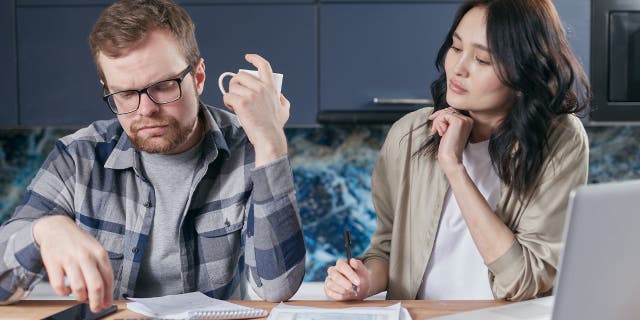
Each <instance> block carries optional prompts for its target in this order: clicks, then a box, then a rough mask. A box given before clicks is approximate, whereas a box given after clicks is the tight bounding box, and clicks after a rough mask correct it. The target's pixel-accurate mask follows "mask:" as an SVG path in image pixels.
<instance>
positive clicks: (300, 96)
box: [17, 0, 318, 126]
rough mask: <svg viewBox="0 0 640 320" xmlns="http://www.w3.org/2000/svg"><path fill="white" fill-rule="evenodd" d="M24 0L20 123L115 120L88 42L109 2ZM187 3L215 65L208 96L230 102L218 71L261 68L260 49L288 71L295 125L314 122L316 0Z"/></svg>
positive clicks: (203, 46) (205, 52)
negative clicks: (250, 57)
mask: <svg viewBox="0 0 640 320" xmlns="http://www.w3.org/2000/svg"><path fill="white" fill-rule="evenodd" d="M22 1H23V2H26V4H25V5H23V6H18V9H17V21H18V24H17V25H18V28H17V29H18V31H17V38H18V55H19V64H18V70H19V98H20V119H19V124H20V125H23V126H42V125H52V126H82V125H86V124H88V123H90V122H91V121H94V120H97V119H105V118H112V117H113V115H112V114H111V113H110V111H108V109H107V108H106V107H105V106H104V104H103V102H102V100H101V98H100V97H101V93H102V87H101V85H100V83H99V81H98V77H97V74H96V69H95V66H94V64H93V61H92V57H91V52H90V49H89V46H88V40H87V39H88V36H89V32H90V31H91V28H92V26H93V23H94V22H95V21H96V19H97V18H98V16H99V14H100V12H101V11H102V10H103V9H104V7H105V6H104V5H91V6H72V5H69V6H61V5H55V6H41V5H37V3H36V2H37V1H26V0H22ZM66 2H69V4H72V2H73V1H71V0H67V1H66ZM66 2H65V3H66ZM93 2H94V4H95V3H99V2H100V1H99V0H94V1H93ZM183 2H186V4H185V5H184V7H185V9H186V10H187V11H188V12H189V13H190V15H191V16H192V17H193V19H194V22H195V24H196V33H197V34H196V37H197V39H198V42H199V45H200V51H201V54H202V56H203V58H204V59H205V63H206V66H207V69H206V71H207V81H206V83H205V93H204V96H203V101H205V102H206V103H208V104H212V105H216V106H222V97H221V94H220V92H219V91H218V86H217V79H218V75H219V74H220V73H222V72H223V71H237V70H238V69H239V68H251V69H253V67H252V66H250V65H249V64H248V63H247V62H245V60H244V58H243V56H244V54H245V53H258V54H261V55H263V56H264V57H265V58H267V59H268V60H270V62H271V64H272V67H273V69H274V71H276V72H280V73H283V74H284V75H285V77H284V83H283V88H282V91H283V93H284V94H285V95H286V96H287V97H288V98H289V100H290V101H291V117H290V119H289V122H288V125H304V124H312V123H314V121H315V116H316V109H317V100H318V98H317V79H318V77H317V68H316V66H317V58H316V56H317V49H316V44H317V40H316V31H315V24H316V21H315V20H316V7H315V5H312V4H302V3H301V4H251V5H248V4H245V5H201V4H200V3H205V2H206V3H215V2H216V1H211V0H210V1H204V0H202V1H183ZM34 21H38V23H33V22H34Z"/></svg>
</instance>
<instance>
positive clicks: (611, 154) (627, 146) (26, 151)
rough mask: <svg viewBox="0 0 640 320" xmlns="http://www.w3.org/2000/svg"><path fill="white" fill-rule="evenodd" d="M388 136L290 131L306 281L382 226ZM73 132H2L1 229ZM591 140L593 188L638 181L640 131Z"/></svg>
mask: <svg viewBox="0 0 640 320" xmlns="http://www.w3.org/2000/svg"><path fill="white" fill-rule="evenodd" d="M388 129H389V126H386V125H375V126H323V127H319V128H291V129H287V130H286V134H287V138H288V141H289V154H290V160H291V164H292V168H293V175H294V180H295V184H296V189H297V192H298V202H299V206H300V213H301V216H302V223H303V225H304V233H305V241H306V244H307V250H308V255H307V273H306V275H305V281H323V280H324V277H325V275H326V269H327V268H328V267H329V266H330V265H332V264H333V263H334V262H335V260H336V259H337V258H341V257H342V258H344V256H345V252H344V242H343V239H342V232H343V230H345V229H348V230H350V231H351V233H352V241H353V252H354V255H358V254H360V253H362V252H363V251H364V250H365V249H366V247H367V245H368V241H369V238H370V237H371V235H372V233H373V231H374V229H375V226H376V219H375V211H374V209H373V204H372V203H371V195H370V189H371V179H370V175H371V172H372V170H373V165H374V163H375V159H376V156H377V154H378V150H379V149H380V147H381V146H382V143H383V142H384V138H385V136H386V133H387V130H388ZM71 132H73V130H70V129H56V128H40V129H28V130H27V129H24V130H0V222H2V221H5V220H7V219H8V218H9V217H10V216H11V215H12V214H13V211H14V210H15V207H16V206H17V205H18V203H19V202H20V201H21V200H22V195H23V193H24V190H25V188H26V186H27V185H28V184H29V182H30V181H31V179H32V178H33V176H34V174H35V173H36V171H37V170H38V168H39V167H40V165H42V163H43V162H44V159H45V158H46V156H47V154H48V153H49V151H50V150H51V149H52V148H53V144H54V142H55V140H56V139H58V138H60V137H62V136H64V135H66V134H69V133H71ZM587 133H588V135H589V140H590V147H591V150H590V160H589V161H590V164H589V181H590V182H591V183H597V182H607V181H617V180H629V179H640V144H639V143H638V138H637V137H638V136H640V127H634V126H615V127H614V126H612V127H596V126H587ZM634 137H636V138H634Z"/></svg>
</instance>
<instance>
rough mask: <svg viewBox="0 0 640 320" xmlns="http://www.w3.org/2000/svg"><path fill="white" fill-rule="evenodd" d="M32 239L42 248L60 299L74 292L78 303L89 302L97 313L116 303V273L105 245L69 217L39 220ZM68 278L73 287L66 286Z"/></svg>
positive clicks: (41, 250) (52, 284) (48, 273)
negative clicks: (114, 281)
mask: <svg viewBox="0 0 640 320" xmlns="http://www.w3.org/2000/svg"><path fill="white" fill-rule="evenodd" d="M33 237H34V239H35V241H36V243H37V244H38V245H39V246H40V254H41V255H42V262H43V263H44V266H45V268H46V269H47V275H48V276H49V282H50V283H51V286H52V287H53V289H54V290H55V292H56V293H57V294H58V295H60V296H67V295H69V294H70V293H71V292H73V293H74V294H75V296H76V299H77V300H78V301H86V300H89V305H90V307H91V311H93V312H97V311H99V310H101V309H103V308H106V307H109V306H111V305H112V304H113V271H112V270H111V263H110V262H109V256H108V255H107V252H106V251H105V250H104V248H103V247H102V245H100V243H99V242H98V241H97V240H96V239H95V238H93V237H92V236H90V235H89V234H87V233H86V232H84V231H83V230H82V229H80V228H79V227H78V226H77V225H76V224H75V223H74V222H73V221H72V220H71V219H70V218H69V217H67V216H62V215H59V216H49V217H45V218H42V219H40V220H38V221H36V222H35V223H34V225H33ZM65 276H66V277H67V279H68V281H69V285H70V287H68V286H67V285H66V284H65V283H64V277H65Z"/></svg>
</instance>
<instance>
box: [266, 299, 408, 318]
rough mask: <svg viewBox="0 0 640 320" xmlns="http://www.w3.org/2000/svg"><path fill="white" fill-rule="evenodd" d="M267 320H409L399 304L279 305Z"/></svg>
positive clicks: (405, 310) (405, 311)
mask: <svg viewBox="0 0 640 320" xmlns="http://www.w3.org/2000/svg"><path fill="white" fill-rule="evenodd" d="M268 319H269V320H276V319H277V320H335V319H341V320H411V316H410V315H409V312H408V311H407V309H405V308H402V307H401V305H400V304H399V303H396V304H394V305H391V306H388V307H352V308H317V307H305V306H291V305H286V304H284V303H280V304H279V305H278V306H277V307H275V308H273V309H271V313H270V314H269V318H268Z"/></svg>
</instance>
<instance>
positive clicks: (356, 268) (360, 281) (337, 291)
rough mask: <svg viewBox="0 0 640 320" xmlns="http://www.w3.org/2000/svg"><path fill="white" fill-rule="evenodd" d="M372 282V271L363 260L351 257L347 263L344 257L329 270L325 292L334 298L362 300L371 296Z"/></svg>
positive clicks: (325, 281)
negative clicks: (355, 288)
mask: <svg viewBox="0 0 640 320" xmlns="http://www.w3.org/2000/svg"><path fill="white" fill-rule="evenodd" d="M370 284H371V273H370V272H369V270H368V269H367V267H366V266H365V265H364V264H363V263H362V261H360V260H357V259H351V260H350V261H349V264H347V262H346V261H345V260H344V259H338V261H337V262H336V265H335V266H332V267H329V269H328V270H327V278H326V279H325V280H324V293H325V295H326V296H327V297H328V298H330V299H333V300H339V301H344V300H362V299H365V298H367V297H368V296H369V287H370ZM354 285H355V286H356V287H357V290H354V288H353V286H354Z"/></svg>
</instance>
